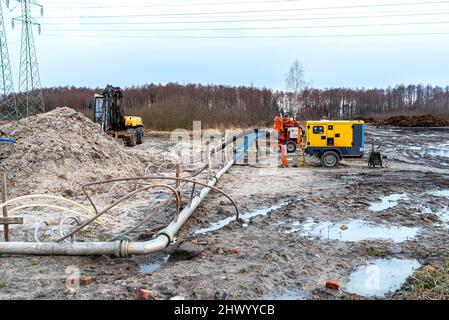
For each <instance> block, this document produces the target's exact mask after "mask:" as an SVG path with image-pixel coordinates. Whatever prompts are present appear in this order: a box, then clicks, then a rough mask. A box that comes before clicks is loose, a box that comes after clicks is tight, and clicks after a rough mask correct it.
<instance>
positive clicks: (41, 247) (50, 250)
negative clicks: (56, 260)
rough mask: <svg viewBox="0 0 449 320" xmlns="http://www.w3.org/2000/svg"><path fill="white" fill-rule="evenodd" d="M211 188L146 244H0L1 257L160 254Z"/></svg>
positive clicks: (214, 182)
mask: <svg viewBox="0 0 449 320" xmlns="http://www.w3.org/2000/svg"><path fill="white" fill-rule="evenodd" d="M233 165H234V160H232V161H231V162H229V163H228V164H227V165H226V166H225V167H224V168H223V169H221V170H220V171H219V172H218V173H217V174H216V175H215V177H214V178H213V179H211V180H210V181H209V182H208V185H210V186H211V187H213V186H214V185H215V184H216V183H217V181H218V180H219V179H220V178H221V177H222V176H223V175H224V174H225V173H226V172H227V171H228V170H229V169H230V168H231V167H232V166H233ZM210 191H211V189H210V188H208V187H205V188H203V189H202V190H201V192H200V194H199V195H198V196H196V197H195V198H193V199H192V202H191V204H190V205H189V206H188V207H186V208H184V209H183V210H182V211H181V212H180V214H179V216H178V219H177V221H172V222H171V223H170V225H168V227H166V228H165V229H163V230H161V231H160V232H159V233H158V236H157V237H156V238H155V239H153V240H151V241H146V242H131V241H126V240H122V241H115V242H73V243H65V242H47V243H43V242H42V243H36V242H0V254H25V255H65V256H80V255H115V256H117V257H128V256H130V255H145V254H149V253H154V252H158V251H161V250H163V249H165V248H166V247H168V246H169V244H170V243H171V242H172V241H173V239H174V237H175V234H176V233H177V232H178V231H179V229H181V227H182V225H183V224H184V223H185V222H186V221H187V219H188V218H189V217H190V216H191V215H192V213H193V212H194V211H195V210H196V208H197V207H198V206H199V204H200V203H201V201H203V199H204V198H205V197H206V196H207V195H208V194H209V192H210Z"/></svg>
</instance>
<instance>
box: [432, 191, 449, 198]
mask: <svg viewBox="0 0 449 320" xmlns="http://www.w3.org/2000/svg"><path fill="white" fill-rule="evenodd" d="M429 194H430V195H432V196H435V197H440V198H449V190H438V191H431V192H429Z"/></svg>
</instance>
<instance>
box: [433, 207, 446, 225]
mask: <svg viewBox="0 0 449 320" xmlns="http://www.w3.org/2000/svg"><path fill="white" fill-rule="evenodd" d="M436 215H437V217H438V219H440V220H441V221H443V222H444V223H445V224H447V223H449V207H445V208H444V209H442V210H440V211H438V212H437V213H436ZM445 226H446V227H449V226H447V225H445Z"/></svg>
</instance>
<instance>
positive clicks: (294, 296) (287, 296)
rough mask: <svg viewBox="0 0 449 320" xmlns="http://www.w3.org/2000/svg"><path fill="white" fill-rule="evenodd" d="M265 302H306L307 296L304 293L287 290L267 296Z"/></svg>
mask: <svg viewBox="0 0 449 320" xmlns="http://www.w3.org/2000/svg"><path fill="white" fill-rule="evenodd" d="M265 299H266V300H307V296H306V294H305V293H304V292H301V291H298V290H295V289H287V290H285V291H283V292H282V293H280V294H273V295H267V296H266V297H265Z"/></svg>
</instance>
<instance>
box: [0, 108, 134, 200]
mask: <svg viewBox="0 0 449 320" xmlns="http://www.w3.org/2000/svg"><path fill="white" fill-rule="evenodd" d="M0 137H7V138H11V139H15V140H18V143H17V144H4V143H2V144H1V145H0V171H5V172H7V174H8V180H9V184H10V189H11V191H12V194H13V195H23V194H33V193H63V194H78V193H79V191H80V187H81V185H82V184H85V183H89V182H92V181H97V180H102V179H110V178H118V177H126V176H135V175H140V174H142V173H143V166H142V163H141V162H140V161H139V160H137V159H136V158H135V157H132V156H131V155H129V154H128V153H127V151H126V149H125V148H124V147H123V146H121V145H119V144H118V143H117V142H116V141H115V140H114V139H112V138H111V137H109V136H107V135H106V134H105V133H104V132H102V131H101V129H100V128H99V126H98V125H96V124H94V123H93V122H92V121H91V120H89V119H88V118H86V117H85V116H84V115H82V114H81V113H78V112H76V111H75V110H73V109H70V108H58V109H55V110H53V111H50V112H48V113H45V114H40V115H37V116H33V117H29V118H25V119H22V120H20V121H15V122H10V123H8V124H5V125H2V126H0Z"/></svg>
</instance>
